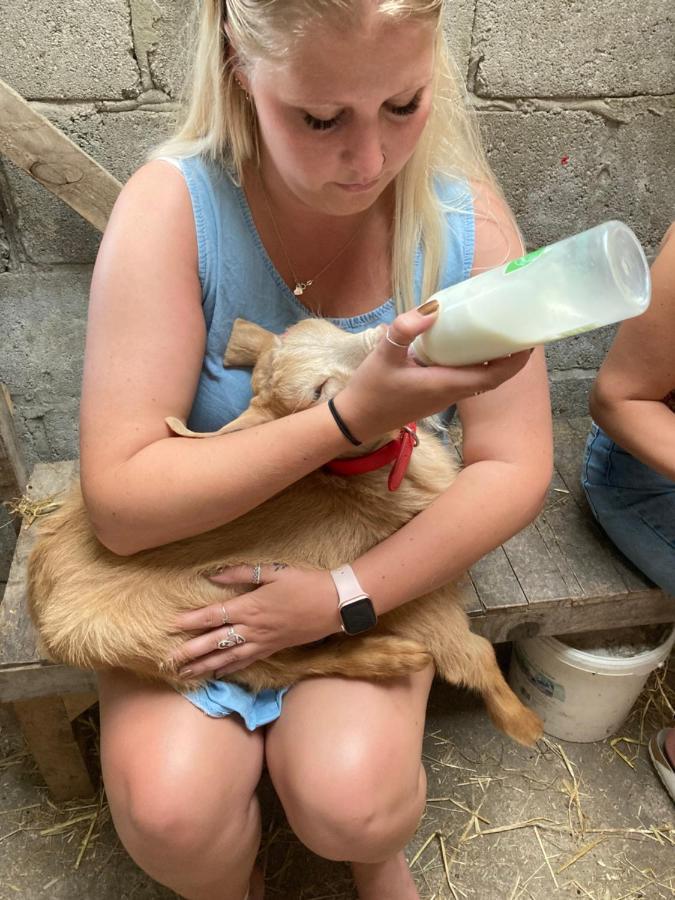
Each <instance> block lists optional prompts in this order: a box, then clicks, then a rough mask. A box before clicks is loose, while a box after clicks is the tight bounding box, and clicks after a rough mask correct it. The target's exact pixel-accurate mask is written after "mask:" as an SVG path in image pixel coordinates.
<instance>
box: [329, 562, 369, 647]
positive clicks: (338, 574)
mask: <svg viewBox="0 0 675 900" xmlns="http://www.w3.org/2000/svg"><path fill="white" fill-rule="evenodd" d="M330 574H331V578H332V579H333V583H334V584H335V587H336V589H337V592H338V612H339V613H340V618H341V619H342V630H343V631H344V632H345V634H361V633H362V632H364V631H370V629H371V628H374V627H375V626H376V625H377V614H376V612H375V608H374V606H373V603H372V601H371V599H370V597H369V596H368V595H367V594H366V593H365V592H364V590H363V588H362V587H361V585H360V584H359V582H358V581H357V578H356V575H355V574H354V570H353V569H352V567H351V566H340V567H339V568H338V569H333V570H332V571H331V573H330Z"/></svg>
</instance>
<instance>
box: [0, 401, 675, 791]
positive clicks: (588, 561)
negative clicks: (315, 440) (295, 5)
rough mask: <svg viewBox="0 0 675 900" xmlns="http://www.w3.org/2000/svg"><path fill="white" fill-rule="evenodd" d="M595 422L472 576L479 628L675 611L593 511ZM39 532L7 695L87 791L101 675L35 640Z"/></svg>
mask: <svg viewBox="0 0 675 900" xmlns="http://www.w3.org/2000/svg"><path fill="white" fill-rule="evenodd" d="M588 425H589V421H588V419H587V418H582V419H558V420H556V422H555V444H556V472H555V477H554V479H553V482H552V484H551V488H550V492H549V497H548V501H547V504H546V508H545V509H544V510H543V512H542V513H541V514H540V515H539V517H538V518H537V519H536V520H535V522H533V523H532V524H531V525H529V526H528V527H527V528H525V529H524V530H523V531H522V532H521V533H520V534H518V535H516V536H515V537H513V538H511V540H509V541H507V542H506V543H505V544H504V545H503V546H501V547H499V548H497V549H496V550H494V551H493V552H492V553H490V554H488V556H487V557H485V559H483V560H481V561H480V562H479V563H477V564H476V565H475V566H474V567H473V568H472V569H471V571H470V573H469V576H468V577H467V578H466V579H465V587H466V591H467V609H468V612H469V614H470V616H471V619H472V626H473V629H474V630H475V631H477V632H479V633H480V634H483V635H485V636H486V637H487V638H489V639H490V640H491V641H493V642H495V643H498V642H501V641H507V640H513V639H517V638H522V637H530V636H533V635H547V634H563V633H566V632H567V633H569V632H572V631H580V630H593V629H598V628H607V627H611V626H616V625H617V624H618V623H621V624H626V625H641V624H649V623H656V622H670V621H672V620H673V619H675V607H674V606H673V601H672V598H670V599H669V598H668V597H667V596H666V595H665V594H664V593H663V592H662V591H660V590H658V589H656V588H655V587H654V586H653V585H651V584H650V583H649V582H647V581H646V580H645V579H644V577H643V576H642V575H640V574H639V573H638V572H637V571H636V570H635V569H634V568H633V567H632V566H630V564H628V563H627V562H626V561H625V560H624V559H623V557H621V556H620V555H619V554H618V552H617V551H616V550H615V549H614V548H613V547H612V546H611V545H610V544H609V542H608V541H607V539H606V538H605V537H604V535H603V533H602V531H601V529H599V528H598V526H597V525H596V523H595V522H594V520H593V518H592V516H591V514H590V512H589V511H588V509H587V506H586V502H585V499H584V497H583V494H582V491H581V487H580V485H579V471H580V466H581V460H582V453H583V446H584V442H585V438H586V434H587V432H588ZM453 434H454V435H455V438H457V432H453ZM76 471H77V463H75V462H61V463H47V464H40V465H38V466H36V468H35V470H34V472H33V474H32V476H31V479H30V483H29V485H28V488H27V494H28V495H29V496H30V497H31V498H32V499H38V498H45V497H47V496H51V495H53V494H56V493H58V492H59V491H61V490H63V489H64V488H65V487H66V485H67V484H68V483H69V482H70V480H71V479H72V478H73V477H74V476H75V473H76ZM34 539H35V529H34V528H31V527H28V526H27V525H26V524H25V523H24V524H23V526H22V529H21V533H20V535H19V539H18V542H17V546H16V551H15V554H14V560H13V563H12V567H11V571H10V575H9V582H8V585H7V590H6V593H5V599H4V603H3V604H2V607H0V702H4V703H11V704H13V706H14V709H15V710H16V713H17V715H18V718H19V722H20V724H21V727H22V729H23V733H24V735H25V738H26V741H27V743H28V746H29V749H30V751H31V753H32V755H33V757H34V759H35V761H36V763H37V765H38V767H39V769H40V771H41V773H42V775H43V777H44V779H45V781H46V783H47V785H48V786H49V789H50V791H51V792H52V794H53V796H54V797H55V798H58V799H66V798H72V797H76V796H86V795H88V794H90V793H91V792H92V791H93V789H94V787H93V784H92V781H91V779H90V776H89V773H88V771H87V768H86V766H85V764H84V761H83V757H82V754H81V752H80V747H79V745H78V742H77V740H76V739H75V737H74V735H73V731H72V728H71V725H70V723H71V721H72V719H73V718H74V717H75V716H77V715H78V714H79V713H80V712H81V711H82V710H83V709H86V708H87V706H89V705H90V704H91V703H92V702H94V701H95V700H96V694H95V691H96V682H95V678H94V675H93V674H92V673H88V672H81V671H77V670H75V669H71V668H68V667H66V666H62V665H55V664H53V663H51V662H49V661H48V660H46V659H44V658H42V656H41V655H40V653H39V651H38V649H37V647H36V643H35V635H34V633H33V630H32V627H31V624H30V622H29V619H28V616H27V611H26V561H27V558H28V554H29V552H30V548H31V546H32V544H33V541H34Z"/></svg>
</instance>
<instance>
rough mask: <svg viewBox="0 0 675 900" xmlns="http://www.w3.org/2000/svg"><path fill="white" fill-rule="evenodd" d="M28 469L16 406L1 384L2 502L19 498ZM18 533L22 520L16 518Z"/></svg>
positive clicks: (0, 454)
mask: <svg viewBox="0 0 675 900" xmlns="http://www.w3.org/2000/svg"><path fill="white" fill-rule="evenodd" d="M27 481H28V470H27V467H26V461H25V459H24V457H23V453H22V452H21V448H20V446H19V441H18V438H17V435H16V429H15V427H14V406H13V405H12V398H11V397H10V395H9V391H8V390H7V388H6V387H5V385H4V384H0V502H5V501H7V500H17V499H18V498H19V497H21V496H22V495H23V493H24V491H25V490H26V482H27ZM14 528H15V530H16V533H17V534H18V533H19V532H20V530H21V520H20V519H19V518H15V519H14Z"/></svg>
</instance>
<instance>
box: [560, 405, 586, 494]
mask: <svg viewBox="0 0 675 900" xmlns="http://www.w3.org/2000/svg"><path fill="white" fill-rule="evenodd" d="M589 428H590V420H589ZM585 446H586V435H585V434H582V433H580V431H579V430H578V428H577V429H575V428H572V427H571V425H570V423H569V421H568V420H567V419H565V418H563V417H557V418H554V420H553V448H554V456H555V468H556V471H557V472H558V474H559V475H560V477H561V478H562V480H563V481H564V483H565V487H566V488H567V490H568V491H569V492H570V493H571V494H572V496H573V497H574V499H575V500H576V502H577V504H578V505H579V506H580V507H585V506H586V497H585V496H584V491H583V488H582V487H581V465H582V462H583V458H584V448H585Z"/></svg>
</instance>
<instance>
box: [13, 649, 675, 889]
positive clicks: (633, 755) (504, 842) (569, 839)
mask: <svg viewBox="0 0 675 900" xmlns="http://www.w3.org/2000/svg"><path fill="white" fill-rule="evenodd" d="M672 668H675V662H672V661H671V669H672ZM674 705H675V681H674V679H673V677H672V672H671V674H670V675H668V676H666V677H664V676H663V673H661V675H660V676H652V677H651V679H650V681H649V683H648V686H647V688H646V689H645V692H644V693H643V695H642V696H641V698H640V700H639V701H638V703H637V704H636V706H635V708H634V710H633V713H632V714H631V717H630V719H629V720H628V722H627V723H626V724H625V725H624V726H623V727H622V729H621V734H620V735H618V736H617V737H618V738H619V739H618V740H616V739H608V740H607V741H603V742H598V743H594V744H575V743H565V742H563V741H560V740H558V739H556V738H553V737H548V738H546V739H545V740H544V741H542V742H541V744H540V746H539V748H538V749H536V750H526V749H524V748H522V747H519V746H517V745H515V744H513V743H512V742H510V741H509V740H508V739H507V738H503V737H502V735H501V734H500V733H498V732H496V731H495V730H494V729H493V727H492V726H491V724H490V722H489V720H488V719H487V716H486V714H485V712H484V710H483V708H482V706H481V705H480V704H479V703H478V701H477V700H476V699H475V698H474V697H471V696H468V695H466V694H464V693H463V692H461V691H457V690H454V689H451V688H449V687H447V686H445V685H443V684H435V685H434V688H433V690H432V694H431V699H430V704H429V714H428V719H427V733H426V738H425V744H424V762H425V766H426V769H427V773H428V776H429V789H428V796H429V801H428V804H427V809H426V813H425V815H424V818H423V820H422V822H421V824H420V827H419V829H418V832H417V834H416V836H415V839H414V840H413V841H412V843H411V844H410V846H409V847H408V858H409V860H410V861H411V863H412V868H413V871H414V873H415V878H416V881H417V884H418V887H419V891H420V896H421V898H423V900H442V898H443V900H445V898H448V900H459V898H476V900H549V898H558V897H561V898H568V897H569V898H585V897H590V898H594V900H642V898H644V900H651V898H654V900H656V898H670V897H675V850H674V849H673V848H674V846H675V806H674V805H673V803H672V802H671V800H670V798H669V797H668V795H667V794H666V792H665V790H664V789H663V788H662V786H661V783H660V781H659V780H658V778H657V777H656V775H655V774H654V771H653V769H652V766H651V763H650V761H649V757H648V754H647V749H646V739H647V738H648V736H649V735H650V734H651V733H653V731H654V730H655V729H657V728H660V727H663V726H664V725H666V724H668V722H669V721H670V720H671V719H672V717H673V706H674ZM81 721H82V720H81ZM0 727H1V729H2V731H1V736H0V900H16V898H25V900H32V898H54V900H61V898H62V900H130V898H134V900H141V898H144V900H145V898H147V900H149V898H158V900H159V898H171V897H175V896H176V895H175V894H173V893H172V892H171V891H168V890H166V889H165V888H162V887H160V886H159V885H157V884H155V883H154V882H152V881H151V880H150V879H149V878H148V877H147V876H145V875H144V874H143V873H142V872H141V871H140V870H139V869H138V868H137V867H136V866H135V865H134V863H133V862H132V861H131V860H130V859H129V857H128V856H127V854H126V852H125V851H124V849H123V848H122V846H121V845H120V843H119V841H118V839H117V837H116V835H115V832H114V829H113V827H112V823H111V821H110V816H109V813H108V809H107V806H106V803H105V799H104V796H103V794H101V795H100V796H99V797H98V798H97V799H96V800H94V801H86V802H85V801H82V802H73V803H65V804H55V803H52V802H51V801H50V799H49V798H48V796H47V794H46V791H45V788H44V787H43V785H42V783H41V780H40V776H39V774H38V773H37V772H36V771H35V769H34V767H33V765H32V762H31V759H30V757H29V756H28V755H27V754H26V752H25V749H24V746H23V743H22V739H21V736H20V734H19V732H18V731H17V728H16V724H15V722H14V719H13V717H12V715H11V712H10V710H9V709H7V708H4V709H1V708H0ZM84 727H85V728H88V729H89V735H90V741H91V745H92V749H93V750H94V751H95V749H96V741H97V736H98V735H97V719H96V709H95V708H94V709H93V710H92V711H90V712H89V713H87V714H86V717H85V719H84ZM383 777H386V775H383ZM261 792H262V796H263V809H264V828H265V837H264V841H263V846H262V850H261V861H262V864H263V865H264V867H265V870H266V884H267V896H268V897H269V898H270V900H274V898H282V900H349V898H353V897H355V894H354V891H353V888H352V887H351V882H350V878H349V871H348V868H347V867H346V866H344V865H339V864H336V863H330V862H326V861H324V860H321V859H318V858H317V857H315V856H313V855H312V854H311V853H309V852H308V851H307V850H306V849H305V848H304V847H303V846H302V845H301V844H300V843H299V842H298V841H297V840H296V839H295V838H294V836H293V834H292V833H291V832H290V830H289V828H288V826H287V824H286V822H285V819H284V816H283V813H282V811H281V809H280V807H279V805H278V803H277V801H276V799H275V798H274V795H273V793H272V791H271V788H270V786H269V784H268V783H266V782H265V781H263V784H262V786H261Z"/></svg>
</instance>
